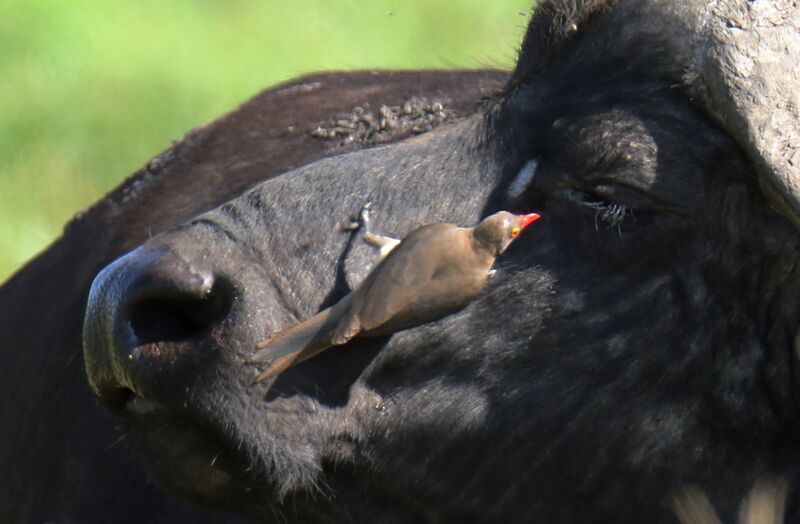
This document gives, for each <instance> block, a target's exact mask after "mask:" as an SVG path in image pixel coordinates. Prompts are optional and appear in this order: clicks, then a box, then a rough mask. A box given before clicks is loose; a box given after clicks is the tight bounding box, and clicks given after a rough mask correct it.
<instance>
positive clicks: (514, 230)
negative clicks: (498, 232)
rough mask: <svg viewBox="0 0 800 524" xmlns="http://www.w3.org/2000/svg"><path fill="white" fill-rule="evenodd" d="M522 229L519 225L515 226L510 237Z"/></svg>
mask: <svg viewBox="0 0 800 524" xmlns="http://www.w3.org/2000/svg"><path fill="white" fill-rule="evenodd" d="M520 231H522V230H521V229H520V227H519V226H515V227H514V229H512V230H511V238H514V237H515V236H517V235H519V232H520Z"/></svg>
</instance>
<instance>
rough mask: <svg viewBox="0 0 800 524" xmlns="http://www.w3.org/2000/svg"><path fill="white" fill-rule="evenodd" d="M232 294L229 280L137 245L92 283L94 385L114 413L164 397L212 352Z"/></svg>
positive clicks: (88, 335)
mask: <svg viewBox="0 0 800 524" xmlns="http://www.w3.org/2000/svg"><path fill="white" fill-rule="evenodd" d="M231 295H232V293H231V290H230V287H229V286H226V285H224V279H221V278H217V277H215V275H214V274H213V273H212V272H211V271H209V270H207V269H204V268H200V267H195V266H194V265H192V264H190V263H189V262H187V261H186V260H184V259H183V258H182V257H181V256H180V255H178V254H176V253H174V252H171V251H170V250H169V249H167V248H163V247H161V248H139V249H137V250H135V251H132V252H131V253H129V254H127V255H125V256H123V257H122V258H120V259H118V260H116V261H115V262H113V263H112V264H111V265H109V266H108V267H106V268H105V269H103V270H102V271H101V272H100V274H99V275H98V276H97V277H96V278H95V280H94V282H93V283H92V288H91V291H90V292H89V301H88V304H87V308H86V318H85V320H84V339H83V344H84V356H85V361H86V370H87V374H88V376H89V382H90V384H91V385H92V388H93V389H94V390H95V392H96V393H97V395H98V396H99V397H100V398H101V399H102V400H103V401H105V402H106V404H108V406H109V407H110V408H112V409H115V408H120V407H122V405H123V404H124V403H125V402H126V401H127V400H128V399H129V398H130V397H131V395H135V396H138V397H143V398H150V399H155V400H164V399H163V398H162V397H164V396H169V395H170V390H171V389H177V388H179V387H182V386H185V384H179V382H182V381H185V380H186V378H187V377H190V376H191V375H192V374H193V371H195V370H196V369H197V368H198V367H199V366H201V365H202V364H203V363H204V361H205V359H206V358H207V357H208V356H209V354H210V353H211V352H210V351H203V349H204V348H205V349H209V348H210V347H211V345H212V341H211V339H212V337H211V335H212V333H213V331H214V328H215V327H216V326H218V325H219V324H220V322H221V321H222V320H223V319H224V318H225V317H226V315H227V313H228V311H229V309H230V304H231V299H232V297H231Z"/></svg>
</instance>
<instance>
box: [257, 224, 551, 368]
mask: <svg viewBox="0 0 800 524" xmlns="http://www.w3.org/2000/svg"><path fill="white" fill-rule="evenodd" d="M538 218H539V215H537V214H536V213H531V214H529V215H514V214H511V213H508V212H505V211H501V212H499V213H495V214H494V215H491V216H490V217H487V218H486V219H484V220H483V221H482V222H481V223H480V224H478V225H477V226H475V227H472V228H462V227H458V226H456V225H454V224H431V225H428V226H423V227H421V228H419V229H416V230H414V231H412V232H411V233H409V234H408V236H406V237H405V238H404V239H403V240H402V242H401V243H400V244H399V245H398V246H397V247H396V248H395V249H394V250H393V251H391V252H390V253H389V254H388V255H387V256H386V258H384V259H383V260H381V262H380V263H378V264H377V265H376V266H375V268H373V270H372V271H371V272H370V273H369V274H368V275H367V277H366V278H365V279H364V281H363V282H362V283H361V284H360V285H359V286H358V287H357V288H356V289H355V290H353V291H352V292H351V293H349V294H348V295H346V296H345V297H344V298H342V299H341V300H340V301H339V302H337V303H336V304H334V305H333V306H331V307H330V308H327V309H325V310H323V311H320V312H319V313H317V314H316V315H314V316H313V317H311V318H309V319H308V320H306V321H304V322H301V323H300V324H297V325H295V326H291V327H289V328H287V329H284V330H282V331H280V332H278V333H276V334H274V335H273V336H272V337H270V338H268V339H267V340H265V341H264V342H262V343H260V344H259V345H258V347H259V348H260V349H261V350H260V351H259V352H258V353H256V354H255V356H254V357H253V359H252V360H253V361H254V362H269V365H268V367H267V368H266V369H265V370H264V371H263V372H262V373H261V374H260V375H259V376H258V378H257V380H263V379H266V378H270V377H273V376H275V375H278V374H279V373H281V372H283V371H284V370H285V369H287V368H289V367H291V366H292V365H294V364H298V363H300V362H302V361H303V360H306V359H308V358H311V357H313V356H314V355H316V354H318V353H320V352H322V351H324V350H326V349H328V348H330V347H332V346H338V345H342V344H345V343H347V342H348V341H349V340H350V339H352V338H353V337H355V336H375V335H385V334H389V333H394V332H395V331H400V330H403V329H408V328H410V327H414V326H418V325H420V324H424V323H427V322H432V321H434V320H437V319H440V318H442V317H444V316H447V315H449V314H452V313H455V312H456V311H458V310H460V309H462V308H464V307H465V306H466V305H467V304H469V303H470V302H471V301H472V300H474V299H475V298H476V297H477V296H478V295H479V294H480V292H481V290H482V289H483V287H484V285H485V284H486V279H487V278H488V276H489V272H490V271H491V268H492V266H493V265H494V261H495V258H496V257H497V255H499V254H500V253H502V252H503V250H505V248H506V247H507V246H508V245H509V244H510V243H511V242H512V241H513V240H514V238H515V237H516V235H517V234H519V232H520V231H522V229H524V228H525V227H526V226H527V225H529V224H531V223H532V222H534V221H535V220H537V219H538Z"/></svg>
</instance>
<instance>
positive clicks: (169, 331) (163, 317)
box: [127, 282, 231, 344]
mask: <svg viewBox="0 0 800 524" xmlns="http://www.w3.org/2000/svg"><path fill="white" fill-rule="evenodd" d="M230 303H231V301H230V292H229V289H228V287H227V286H224V285H222V284H220V283H219V282H215V283H214V285H213V287H212V288H211V290H210V291H209V292H208V293H207V294H205V295H204V296H202V297H198V296H193V295H190V294H181V293H180V292H177V293H176V292H174V291H172V290H169V289H165V290H162V291H160V292H159V291H155V292H153V291H150V292H148V293H146V294H145V295H144V296H140V297H137V298H136V299H134V300H133V301H132V302H131V303H130V305H129V306H128V308H127V310H128V314H127V317H128V322H129V323H130V327H131V329H132V330H133V334H134V336H135V337H136V340H137V341H138V343H139V344H149V343H152V342H179V341H182V340H186V339H190V338H193V337H197V336H200V335H202V334H204V333H206V332H207V331H208V330H209V329H210V328H211V327H213V326H214V325H216V324H217V323H219V322H220V321H221V320H222V319H223V318H225V316H226V315H227V314H228V311H229V309H230Z"/></svg>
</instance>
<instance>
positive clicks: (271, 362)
mask: <svg viewBox="0 0 800 524" xmlns="http://www.w3.org/2000/svg"><path fill="white" fill-rule="evenodd" d="M337 306H339V304H337V305H336V306H334V307H337ZM331 309H332V308H328V309H324V310H322V311H320V312H319V313H317V314H316V315H314V316H313V317H311V318H309V319H308V320H305V321H303V322H301V323H299V324H296V325H294V326H291V327H288V328H286V329H284V330H281V331H279V332H277V333H275V334H274V335H272V336H271V337H270V338H268V339H266V340H264V341H263V342H260V343H259V344H258V345H257V346H256V347H257V348H258V349H259V350H260V351H258V352H257V353H256V354H255V355H253V357H252V358H251V359H250V360H251V362H268V366H267V368H266V369H265V370H264V371H262V372H261V374H260V375H258V377H257V378H256V382H259V381H261V380H265V379H268V378H270V377H274V376H275V375H278V374H280V373H282V372H283V371H284V370H286V369H287V368H289V367H291V366H292V365H294V364H299V363H300V362H302V361H304V360H306V359H308V358H311V357H313V356H314V355H316V354H317V353H320V352H321V351H323V350H325V349H327V348H329V347H331V346H332V345H333V344H332V343H331V336H332V333H333V329H334V328H335V325H333V324H335V322H332V321H335V320H336V319H335V318H332V316H331V312H332V311H331ZM334 317H335V315H334Z"/></svg>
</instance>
